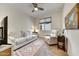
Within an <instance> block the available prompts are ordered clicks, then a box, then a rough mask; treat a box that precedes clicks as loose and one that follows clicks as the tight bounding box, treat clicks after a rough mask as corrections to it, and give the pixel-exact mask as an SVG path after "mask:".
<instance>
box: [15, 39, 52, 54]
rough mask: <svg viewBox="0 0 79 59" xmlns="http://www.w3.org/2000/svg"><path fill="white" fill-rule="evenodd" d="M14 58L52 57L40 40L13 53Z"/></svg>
mask: <svg viewBox="0 0 79 59" xmlns="http://www.w3.org/2000/svg"><path fill="white" fill-rule="evenodd" d="M15 55H16V56H52V55H53V54H52V53H51V52H50V51H49V50H48V49H47V47H46V46H45V44H44V42H43V41H42V40H36V41H34V42H32V43H30V44H28V45H26V46H24V47H22V48H20V49H18V50H16V51H15Z"/></svg>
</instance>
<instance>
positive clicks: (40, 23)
mask: <svg viewBox="0 0 79 59" xmlns="http://www.w3.org/2000/svg"><path fill="white" fill-rule="evenodd" d="M48 18H50V21H49V22H47V21H46V22H45V21H44V22H40V21H39V29H40V31H51V30H52V18H51V17H46V18H42V19H40V20H45V19H48ZM44 23H50V24H51V27H50V30H46V29H45V24H44ZM42 24H44V30H43V29H42V27H40V26H41V25H42Z"/></svg>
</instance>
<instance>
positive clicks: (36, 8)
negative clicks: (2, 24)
mask: <svg viewBox="0 0 79 59" xmlns="http://www.w3.org/2000/svg"><path fill="white" fill-rule="evenodd" d="M32 5H33V7H34V9H33V10H32V12H34V11H38V10H41V11H43V10H44V9H43V8H41V7H38V4H37V3H32Z"/></svg>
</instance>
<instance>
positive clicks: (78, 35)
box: [63, 3, 79, 56]
mask: <svg viewBox="0 0 79 59" xmlns="http://www.w3.org/2000/svg"><path fill="white" fill-rule="evenodd" d="M75 5H76V4H75V3H70V4H68V3H67V4H65V5H64V8H63V28H65V26H64V24H65V21H64V20H65V17H66V16H67V14H68V13H69V12H70V11H71V9H72V8H73V7H74V6H75ZM65 35H66V37H68V54H69V55H73V56H79V52H78V51H79V47H78V45H79V30H66V31H65Z"/></svg>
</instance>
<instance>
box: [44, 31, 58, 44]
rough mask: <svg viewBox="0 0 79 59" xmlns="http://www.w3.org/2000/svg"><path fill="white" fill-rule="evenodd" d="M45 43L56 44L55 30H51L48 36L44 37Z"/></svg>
mask: <svg viewBox="0 0 79 59" xmlns="http://www.w3.org/2000/svg"><path fill="white" fill-rule="evenodd" d="M45 39H46V43H48V44H49V45H54V44H57V30H52V32H51V34H50V35H49V36H45Z"/></svg>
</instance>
